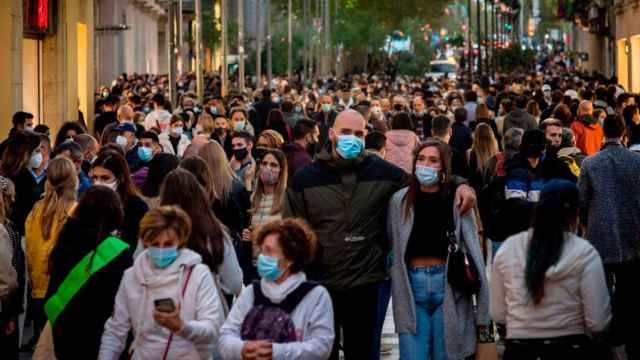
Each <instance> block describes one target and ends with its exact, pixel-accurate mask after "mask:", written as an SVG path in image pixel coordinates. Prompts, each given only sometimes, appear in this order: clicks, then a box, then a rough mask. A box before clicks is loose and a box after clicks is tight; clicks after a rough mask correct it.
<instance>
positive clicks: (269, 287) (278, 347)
mask: <svg viewBox="0 0 640 360" xmlns="http://www.w3.org/2000/svg"><path fill="white" fill-rule="evenodd" d="M306 280H307V277H306V276H305V274H304V273H296V274H293V275H291V276H289V277H288V278H287V279H286V280H285V281H284V282H282V283H281V284H276V283H274V282H270V281H266V280H264V279H262V280H261V281H260V289H261V290H262V293H263V294H264V296H266V297H267V298H268V299H269V300H271V302H273V303H274V304H279V303H281V302H282V301H283V300H284V299H285V298H286V297H287V295H289V294H290V293H291V292H292V291H294V290H295V289H297V288H298V286H300V284H302V283H303V282H305V281H306ZM253 286H254V285H251V286H249V287H246V288H245V289H244V290H243V291H242V294H240V297H239V298H238V300H237V301H236V302H235V303H234V304H233V307H232V308H231V312H230V313H229V317H228V318H227V320H226V321H225V323H224V325H223V326H222V329H221V330H220V340H219V342H218V349H219V350H220V355H222V358H223V359H226V360H241V359H242V348H243V347H244V343H245V341H244V340H242V338H241V335H240V332H241V330H242V323H243V322H244V318H245V317H246V316H247V314H248V313H249V311H250V310H251V308H252V307H253V301H254V297H253ZM290 315H291V321H292V322H293V325H294V326H295V328H296V334H298V341H295V342H290V343H283V344H273V355H272V358H273V360H316V359H317V360H320V359H326V358H328V357H329V355H330V354H331V349H332V347H333V339H334V337H335V333H334V327H333V306H332V305H331V297H330V296H329V292H328V291H327V289H325V288H324V287H322V286H316V287H315V288H314V289H313V290H311V291H310V292H309V293H308V294H307V295H306V296H305V297H304V298H303V299H302V301H300V303H299V304H298V306H297V307H296V308H295V309H294V310H293V312H291V314H290Z"/></svg>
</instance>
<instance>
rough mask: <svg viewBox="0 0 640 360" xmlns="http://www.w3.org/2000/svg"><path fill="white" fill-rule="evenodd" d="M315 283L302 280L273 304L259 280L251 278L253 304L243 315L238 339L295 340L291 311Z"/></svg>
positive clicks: (296, 338) (284, 341)
mask: <svg viewBox="0 0 640 360" xmlns="http://www.w3.org/2000/svg"><path fill="white" fill-rule="evenodd" d="M318 285H319V284H318V283H316V282H311V281H307V282H303V283H302V284H300V286H298V288H296V289H295V290H293V291H292V292H291V293H290V294H289V295H287V297H286V298H285V299H284V300H283V301H282V302H281V303H280V304H274V303H272V302H271V300H269V298H267V297H266V296H264V294H263V293H262V289H261V288H260V281H259V280H254V281H253V297H254V300H253V307H252V308H251V310H249V312H248V313H247V315H246V316H245V318H244V321H243V322H242V328H241V331H240V336H241V338H242V340H268V341H271V342H272V343H280V344H281V343H289V342H295V341H299V340H300V339H298V336H297V334H296V328H295V326H294V324H293V321H292V320H291V313H292V312H293V311H294V310H295V309H296V307H297V306H298V304H300V302H301V301H302V299H304V298H305V296H307V294H308V293H309V292H310V291H311V290H313V289H314V288H315V287H316V286H318Z"/></svg>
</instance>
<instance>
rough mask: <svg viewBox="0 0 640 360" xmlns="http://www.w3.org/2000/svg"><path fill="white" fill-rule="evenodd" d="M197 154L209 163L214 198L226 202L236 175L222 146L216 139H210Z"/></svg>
mask: <svg viewBox="0 0 640 360" xmlns="http://www.w3.org/2000/svg"><path fill="white" fill-rule="evenodd" d="M198 155H199V156H200V157H202V158H203V159H204V161H206V162H207V165H209V170H211V175H212V176H213V187H214V192H215V196H216V199H218V200H221V201H222V202H226V201H227V199H229V195H230V194H231V191H232V190H233V181H234V180H235V179H236V176H235V174H234V172H233V170H232V169H231V167H230V166H229V160H227V155H226V154H225V152H224V150H223V149H222V146H220V144H218V143H217V142H216V141H210V142H208V143H206V144H204V145H202V147H201V148H200V149H199V150H198Z"/></svg>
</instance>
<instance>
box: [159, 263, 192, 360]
mask: <svg viewBox="0 0 640 360" xmlns="http://www.w3.org/2000/svg"><path fill="white" fill-rule="evenodd" d="M194 267H195V266H190V267H189V270H187V277H186V278H185V281H184V285H182V297H184V293H185V292H186V291H187V285H189V279H191V273H192V272H193V268H194ZM171 342H173V331H172V332H171V334H169V340H167V346H165V348H164V354H163V355H162V360H167V355H168V354H169V348H170V347H171Z"/></svg>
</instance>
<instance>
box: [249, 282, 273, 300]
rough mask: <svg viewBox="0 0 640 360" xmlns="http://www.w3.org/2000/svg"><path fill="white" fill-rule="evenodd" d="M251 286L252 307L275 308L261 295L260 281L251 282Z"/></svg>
mask: <svg viewBox="0 0 640 360" xmlns="http://www.w3.org/2000/svg"><path fill="white" fill-rule="evenodd" d="M251 284H252V285H253V306H258V305H269V306H277V305H275V304H274V303H272V302H271V300H269V299H268V298H267V297H266V296H264V294H263V293H262V288H261V287H260V280H253V281H252V282H251Z"/></svg>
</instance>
